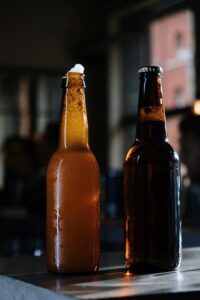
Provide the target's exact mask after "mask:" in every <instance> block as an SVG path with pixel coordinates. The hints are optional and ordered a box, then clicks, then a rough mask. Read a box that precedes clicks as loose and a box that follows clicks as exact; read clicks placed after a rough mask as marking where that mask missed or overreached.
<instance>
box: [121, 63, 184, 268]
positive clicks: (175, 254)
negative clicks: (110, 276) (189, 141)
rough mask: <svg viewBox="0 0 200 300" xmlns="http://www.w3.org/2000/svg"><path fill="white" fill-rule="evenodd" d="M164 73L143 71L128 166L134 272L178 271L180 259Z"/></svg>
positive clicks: (128, 231) (176, 179) (129, 259)
mask: <svg viewBox="0 0 200 300" xmlns="http://www.w3.org/2000/svg"><path fill="white" fill-rule="evenodd" d="M161 75H162V69H161V68H159V67H156V66H147V67H142V68H141V69H139V76H140V87H139V104H138V115H137V127H136V139H135V142H134V144H133V146H132V147H131V148H130V150H129V151H128V153H127V155H126V158H125V162H124V185H125V191H124V192H125V236H126V238H125V263H126V267H127V269H128V270H131V271H144V272H145V271H153V270H173V269H176V268H177V267H178V266H179V264H180V260H181V221H180V165H179V158H178V154H177V153H176V152H175V151H174V150H173V148H172V147H171V146H170V144H169V143H168V140H167V134H166V126H165V112H164V107H163V95H162V85H161Z"/></svg>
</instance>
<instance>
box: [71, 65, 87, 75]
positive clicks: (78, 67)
mask: <svg viewBox="0 0 200 300" xmlns="http://www.w3.org/2000/svg"><path fill="white" fill-rule="evenodd" d="M83 72H84V67H83V66H82V65H81V64H76V65H75V66H74V67H73V68H71V69H70V70H69V72H68V73H81V74H83Z"/></svg>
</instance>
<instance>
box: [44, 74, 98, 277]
mask: <svg viewBox="0 0 200 300" xmlns="http://www.w3.org/2000/svg"><path fill="white" fill-rule="evenodd" d="M75 71H76V70H75ZM84 89H85V83H84V75H83V74H81V73H79V72H74V71H73V70H72V71H69V72H68V73H67V74H66V78H64V84H63V99H62V113H61V121H60V141H59V147H58V149H57V151H56V152H55V153H54V155H53V156H52V158H51V160H50V163H49V166H48V170H47V267H48V271H50V272H54V273H83V272H84V273H85V272H86V273H87V272H95V271H96V270H97V269H98V265H99V254H100V250H99V246H100V245H99V244H100V243H99V239H100V238H99V225H100V221H99V198H100V187H99V167H98V163H97V161H96V159H95V157H94V155H93V153H92V152H91V150H90V148H89V145H88V123H87V113H86V106H85V91H84Z"/></svg>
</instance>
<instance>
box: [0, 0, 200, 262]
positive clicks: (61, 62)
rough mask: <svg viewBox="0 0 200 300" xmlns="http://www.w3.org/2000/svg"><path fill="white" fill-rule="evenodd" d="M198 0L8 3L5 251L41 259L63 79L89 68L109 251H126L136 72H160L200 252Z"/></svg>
mask: <svg viewBox="0 0 200 300" xmlns="http://www.w3.org/2000/svg"><path fill="white" fill-rule="evenodd" d="M199 45H200V2H199V1H195V0H190V1H184V0H140V1H139V0H135V1H134V0H132V1H131V0H126V1H124V0H115V1H114V0H113V1H112V0H107V1H103V0H102V1H95V0H85V1H81V0H77V1H72V0H65V1H64V0H57V1H46V0H44V1H39V0H35V1H31V2H30V1H25V0H19V1H14V0H13V1H12V0H10V1H0V255H21V254H27V255H36V256H38V255H42V254H44V251H45V196H46V195H45V194H46V192H45V188H46V187H45V179H46V178H45V176H46V167H47V164H48V161H49V158H50V157H51V155H52V153H53V152H54V151H55V149H56V146H57V140H58V133H57V131H58V122H59V113H60V105H61V89H60V87H61V77H62V75H63V73H64V72H66V71H67V70H68V69H69V68H71V67H72V66H73V65H74V64H75V63H81V64H83V65H84V67H85V74H86V85H87V89H86V99H87V111H88V120H89V134H90V146H91V149H92V150H93V152H94V153H95V155H96V157H97V159H98V161H99V164H100V169H101V185H102V199H101V218H102V228H101V239H102V250H104V251H115V250H123V180H122V165H123V160H124V156H125V154H126V153H127V150H128V149H129V148H130V146H131V144H132V143H133V141H134V135H135V121H136V112H137V102H138V75H137V70H138V68H139V67H140V66H142V65H147V64H155V65H160V66H162V67H163V69H164V76H163V92H164V101H165V102H164V103H165V107H166V113H167V129H168V137H169V141H170V143H171V144H172V146H173V147H174V148H175V149H176V150H177V151H178V153H179V154H180V156H181V160H182V182H183V188H182V199H183V200H182V210H183V226H184V235H183V245H184V246H185V247H189V246H200V120H199V119H200V116H199V115H198V114H200V105H199V102H198V98H199V97H200V46H199Z"/></svg>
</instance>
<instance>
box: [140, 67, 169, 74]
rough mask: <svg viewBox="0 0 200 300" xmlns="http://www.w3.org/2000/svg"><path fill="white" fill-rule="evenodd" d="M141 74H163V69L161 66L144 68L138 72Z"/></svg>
mask: <svg viewBox="0 0 200 300" xmlns="http://www.w3.org/2000/svg"><path fill="white" fill-rule="evenodd" d="M138 73H139V74H142V73H154V74H162V73H163V69H162V68H161V67H159V66H144V67H141V68H140V69H139V70H138Z"/></svg>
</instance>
